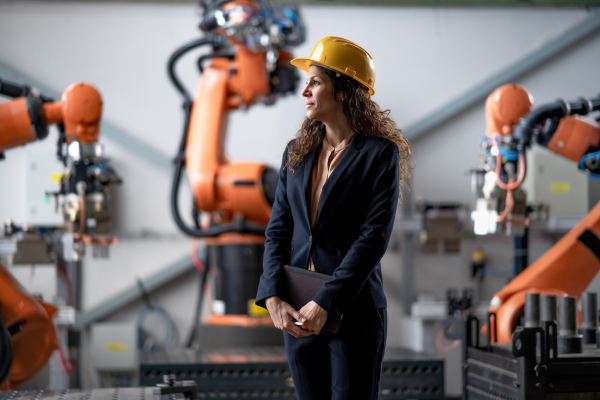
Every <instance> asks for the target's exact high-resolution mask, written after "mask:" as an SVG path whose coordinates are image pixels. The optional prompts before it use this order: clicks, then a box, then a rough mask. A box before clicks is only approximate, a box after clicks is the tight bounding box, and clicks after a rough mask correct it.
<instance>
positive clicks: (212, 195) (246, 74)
mask: <svg viewBox="0 0 600 400" xmlns="http://www.w3.org/2000/svg"><path fill="white" fill-rule="evenodd" d="M287 8H288V9H287V10H286V14H285V15H286V18H287V20H286V23H285V24H283V23H278V24H274V23H273V19H274V18H275V14H276V13H274V12H273V10H272V9H271V8H270V6H269V5H268V4H267V3H266V2H265V1H252V0H236V1H229V2H221V3H220V5H217V6H216V7H215V8H213V9H209V10H206V12H205V17H204V20H203V21H202V23H201V25H200V26H201V28H202V29H203V30H205V31H206V32H207V33H208V35H207V36H206V37H205V38H202V39H200V40H197V41H194V42H192V43H190V44H187V45H185V46H183V47H182V48H181V49H179V50H177V51H176V52H175V53H174V54H173V56H171V59H170V60H169V73H170V77H171V79H172V81H173V83H174V85H175V86H176V87H177V89H178V90H179V91H180V93H181V94H182V95H183V97H184V99H185V103H184V108H185V109H186V112H187V115H186V126H185V132H184V137H183V140H182V143H181V145H180V149H179V156H178V160H177V162H178V167H177V168H176V175H175V179H174V185H173V188H172V197H171V206H172V212H173V216H174V219H175V222H176V223H177V224H178V226H179V227H180V228H181V229H182V230H183V231H184V232H185V233H187V234H189V235H192V236H197V237H216V236H219V235H221V234H223V233H227V232H235V233H251V234H259V235H262V234H263V233H264V228H265V226H266V224H267V223H268V221H269V217H270V214H271V204H272V201H273V199H274V195H275V189H276V185H277V172H276V171H274V170H273V169H272V168H269V167H267V166H266V165H263V164H259V163H248V162H245V163H242V162H240V163H231V162H229V160H228V159H227V158H226V156H225V151H224V143H225V134H226V128H227V116H228V113H229V112H230V111H231V110H235V109H237V108H240V107H246V106H250V105H252V104H255V103H257V102H263V103H266V104H272V103H273V102H274V101H275V99H276V98H277V97H278V96H280V95H283V94H286V93H290V92H293V91H294V90H295V88H296V85H297V81H298V76H297V73H296V71H295V70H294V69H293V68H292V67H291V66H290V65H289V60H290V59H291V54H290V53H289V52H287V51H286V50H284V49H283V46H284V45H297V44H299V43H301V42H302V41H303V40H304V36H303V31H302V29H301V28H299V27H298V26H300V23H299V20H298V19H297V15H296V14H294V12H293V11H292V9H291V8H290V7H289V6H288V7H287ZM292 20H293V21H292ZM283 25H285V26H286V27H287V28H285V29H284V30H281V28H280V26H283ZM274 28H275V29H279V31H275V30H274ZM274 32H278V33H277V34H276V35H274ZM274 37H276V38H277V39H276V40H275V41H273V38H274ZM208 44H210V45H212V46H213V50H214V53H213V54H209V55H207V56H203V57H202V58H201V59H200V62H199V64H200V68H201V70H202V79H201V81H200V84H199V87H198V89H197V92H196V96H195V98H194V100H193V101H192V99H191V97H190V96H189V95H188V94H187V93H186V92H185V90H184V89H183V87H182V86H181V84H180V83H179V81H178V79H177V78H176V76H175V74H174V64H175V62H176V61H177V60H178V59H179V57H181V56H182V55H183V54H184V53H186V52H187V51H189V50H191V49H192V48H195V47H198V46H201V45H208ZM208 59H210V60H211V62H210V65H209V66H208V67H207V68H203V67H202V62H203V61H204V60H208ZM184 164H185V168H186V170H187V174H188V178H189V181H190V184H191V187H192V192H193V195H194V205H195V208H196V209H197V210H202V211H204V212H208V213H211V215H212V220H211V226H210V227H203V228H200V226H199V225H200V224H199V223H197V225H198V226H197V227H196V228H190V227H188V226H186V224H185V223H183V221H182V220H181V217H180V216H179V212H178V209H177V193H178V188H179V181H180V177H181V171H182V169H183V166H184Z"/></svg>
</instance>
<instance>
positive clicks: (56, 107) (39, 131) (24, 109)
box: [0, 80, 102, 153]
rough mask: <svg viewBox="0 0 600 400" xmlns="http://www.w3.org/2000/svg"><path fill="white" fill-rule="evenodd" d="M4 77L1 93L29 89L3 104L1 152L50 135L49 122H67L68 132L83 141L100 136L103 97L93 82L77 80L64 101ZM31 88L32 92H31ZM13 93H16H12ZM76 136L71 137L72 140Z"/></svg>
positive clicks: (0, 138)
mask: <svg viewBox="0 0 600 400" xmlns="http://www.w3.org/2000/svg"><path fill="white" fill-rule="evenodd" d="M19 88H23V87H19V86H17V85H15V84H11V83H9V82H6V81H2V80H0V94H4V95H7V96H11V95H12V94H16V93H22V92H25V93H26V94H25V95H24V96H23V97H19V98H17V99H15V100H12V101H9V102H6V103H2V104H0V153H3V152H4V151H5V150H7V149H11V148H13V147H16V146H21V145H24V144H27V143H30V142H33V141H35V140H41V139H44V138H45V137H46V136H47V135H48V125H51V124H60V123H64V125H65V130H66V132H69V133H70V134H72V135H74V136H75V138H76V139H77V140H78V141H80V142H82V143H93V142H96V141H97V140H98V134H99V125H100V116H101V114H102V98H101V97H100V93H98V91H97V90H96V89H95V88H94V87H93V86H91V85H88V84H85V83H75V84H73V85H71V86H69V87H68V88H67V89H66V90H65V92H64V93H63V96H62V99H61V101H60V102H56V103H53V102H46V101H45V99H44V98H43V97H42V96H40V95H38V94H35V93H33V92H29V91H28V89H22V90H21V91H19V90H17V89H19ZM27 92H28V93H27ZM11 97H13V96H11ZM72 140H73V138H72V137H67V142H68V143H70V142H71V141H72Z"/></svg>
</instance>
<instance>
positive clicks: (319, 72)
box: [302, 65, 344, 123]
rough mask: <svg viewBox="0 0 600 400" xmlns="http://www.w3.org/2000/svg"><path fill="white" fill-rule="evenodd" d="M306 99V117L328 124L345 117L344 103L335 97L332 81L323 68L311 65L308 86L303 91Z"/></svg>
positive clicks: (307, 75) (307, 80)
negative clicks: (342, 116)
mask: <svg viewBox="0 0 600 400" xmlns="http://www.w3.org/2000/svg"><path fill="white" fill-rule="evenodd" d="M302 96H304V97H305V102H304V104H305V107H306V116H307V117H308V118H310V119H316V120H317V121H321V122H323V123H326V122H327V121H328V120H333V119H334V118H338V117H339V115H343V113H344V111H343V108H342V102H341V101H339V100H336V99H335V98H334V97H333V86H332V83H331V80H330V79H329V77H328V76H327V74H325V71H324V70H323V68H321V67H317V66H316V65H311V66H310V68H309V69H308V73H307V74H306V86H305V87H304V90H303V91H302Z"/></svg>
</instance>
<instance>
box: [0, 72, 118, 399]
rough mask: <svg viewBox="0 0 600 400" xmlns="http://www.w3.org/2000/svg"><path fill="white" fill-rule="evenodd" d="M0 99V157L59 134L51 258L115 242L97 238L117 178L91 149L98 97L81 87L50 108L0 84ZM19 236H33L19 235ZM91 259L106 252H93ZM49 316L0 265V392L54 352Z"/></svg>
mask: <svg viewBox="0 0 600 400" xmlns="http://www.w3.org/2000/svg"><path fill="white" fill-rule="evenodd" d="M0 95H3V96H6V97H9V98H13V100H10V101H7V102H4V103H0V158H4V156H5V155H4V152H5V151H6V150H9V149H11V148H14V147H16V146H22V145H25V144H28V143H31V142H34V141H36V140H42V139H44V138H46V137H47V135H48V127H49V126H50V125H52V124H56V125H58V127H59V131H60V134H59V138H58V143H57V148H58V150H57V155H58V158H59V159H60V160H61V161H62V162H63V163H64V165H65V167H66V172H65V173H64V174H63V176H62V178H61V182H60V189H59V191H57V192H56V193H52V194H53V195H55V196H56V200H57V205H58V198H59V197H60V198H61V199H62V200H63V201H62V210H61V211H62V214H63V216H64V225H63V227H62V228H61V236H60V238H59V239H58V240H57V243H54V242H52V243H48V245H49V246H52V247H54V246H55V247H56V248H54V249H53V252H54V253H55V254H57V255H58V254H60V255H58V257H59V258H61V259H62V260H63V261H77V260H78V259H79V258H80V257H81V256H82V255H83V251H84V247H85V244H89V243H93V244H95V245H96V246H98V247H106V245H108V244H111V243H114V242H116V237H107V236H105V235H101V234H105V233H108V229H109V226H108V225H109V217H110V213H109V206H108V186H109V184H111V183H114V182H115V181H119V179H118V177H116V175H115V174H114V171H112V170H111V169H110V167H109V166H108V163H107V161H106V160H105V159H104V158H103V154H102V147H101V146H100V144H99V143H98V137H99V125H100V116H101V113H102V98H101V97H100V93H99V92H98V91H97V90H96V89H95V88H94V87H92V86H90V85H88V84H85V83H75V84H73V85H71V86H69V87H68V88H67V89H66V90H65V92H64V93H63V95H62V99H61V101H58V102H54V101H52V99H50V98H48V97H45V96H43V95H40V94H39V93H37V92H35V91H32V90H31V89H30V88H29V87H28V86H24V85H18V84H14V83H11V82H7V81H5V80H2V79H0ZM25 230H33V231H35V232H33V231H32V232H19V231H25ZM47 230H48V229H47V227H43V228H42V227H40V228H19V227H16V226H15V225H14V224H12V223H7V224H6V226H5V232H4V233H5V235H8V236H13V235H15V234H17V233H29V234H40V232H42V231H44V232H47ZM99 234H100V235H99ZM15 238H16V236H15ZM48 240H50V239H48ZM52 240H54V238H52ZM17 243H18V241H17ZM17 249H18V246H17ZM17 251H18V250H17ZM94 253H95V256H97V255H105V254H102V253H106V252H105V251H104V252H103V251H100V252H98V251H96V249H95V251H94ZM56 311H57V308H56V307H54V306H52V305H49V304H46V303H44V302H43V301H41V300H38V299H36V298H33V297H32V296H31V295H30V294H29V293H27V291H26V290H25V289H24V288H23V287H22V286H21V285H20V284H19V283H18V282H17V281H16V280H15V279H14V278H13V276H12V275H11V274H10V273H9V272H8V271H7V270H6V269H5V268H4V267H3V266H2V265H0V390H1V389H9V388H14V387H17V386H18V385H20V384H21V383H23V382H25V381H27V380H29V379H30V378H32V377H33V376H34V375H35V374H36V373H37V372H38V371H39V370H40V369H41V368H42V367H43V366H44V365H45V364H46V362H47V360H48V359H49V358H50V356H51V355H52V353H53V352H54V350H56V349H57V348H58V347H59V343H58V339H57V335H56V327H55V326H54V324H53V322H52V315H53V314H54V313H55V312H56Z"/></svg>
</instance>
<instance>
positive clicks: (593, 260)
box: [486, 85, 600, 342]
mask: <svg viewBox="0 0 600 400" xmlns="http://www.w3.org/2000/svg"><path fill="white" fill-rule="evenodd" d="M530 107H531V102H530V96H529V94H528V93H527V92H526V91H525V90H524V89H523V88H521V87H519V86H517V85H505V86H502V87H500V88H499V89H497V90H496V91H494V92H493V93H492V94H491V95H490V96H489V97H488V100H487V102H486V122H487V131H486V135H487V136H488V137H494V136H496V135H498V136H502V138H499V137H496V138H495V144H494V145H495V146H496V149H497V150H496V153H497V154H498V155H499V154H502V153H503V152H504V154H505V155H506V157H499V156H492V157H489V158H488V160H491V161H492V162H495V163H496V164H495V165H493V168H492V169H493V170H495V171H496V175H497V177H496V178H497V179H498V180H501V178H500V171H503V170H504V168H505V165H504V164H506V162H507V159H506V158H507V157H509V156H508V154H509V153H511V152H516V153H517V154H518V157H519V158H521V159H522V160H524V151H525V149H526V148H528V147H530V146H531V145H532V144H533V143H534V142H536V143H538V144H540V145H542V146H545V147H547V148H548V149H550V150H552V151H553V152H555V153H557V154H559V155H561V156H563V157H566V158H568V159H570V160H572V161H575V162H577V163H578V164H579V167H580V169H582V170H584V171H585V172H586V173H588V174H589V175H591V176H593V177H596V178H598V177H600V171H599V169H598V164H599V163H598V160H599V159H600V153H599V152H598V151H599V150H600V125H599V124H598V123H597V122H596V121H594V120H591V119H588V118H585V117H581V116H580V115H587V114H589V113H591V112H592V111H595V110H598V109H600V97H597V98H594V99H585V98H581V99H578V100H576V101H571V102H565V101H562V100H560V101H557V102H555V103H551V104H548V105H544V106H541V107H538V108H536V109H535V110H533V111H531V112H529V111H530ZM577 114H578V115H577ZM517 122H518V124H517ZM500 146H504V149H500ZM519 168H520V169H521V171H519V175H523V176H524V175H525V171H524V169H525V168H526V166H525V163H524V162H522V163H520V164H519ZM504 183H505V184H506V182H504ZM517 183H519V184H520V182H517ZM517 187H518V185H515V186H514V187H512V188H509V189H508V190H514V189H516V188H517ZM599 238H600V204H598V205H596V206H595V207H594V209H593V210H592V211H591V212H590V213H589V214H588V215H587V216H586V217H585V218H584V219H583V220H582V221H581V222H580V223H579V225H577V226H576V227H575V228H574V229H573V230H571V231H570V232H569V233H568V234H567V235H565V236H564V237H563V238H562V239H561V240H560V241H559V242H558V243H557V244H556V245H555V246H553V247H552V248H551V249H550V250H549V251H548V252H546V253H545V254H544V255H543V256H542V257H540V258H539V259H538V260H537V261H536V262H534V263H533V264H532V265H531V266H529V267H527V268H526V269H525V270H524V271H523V272H521V273H520V274H519V275H518V276H517V277H516V278H515V279H513V280H512V281H511V282H510V283H509V284H508V285H506V286H505V287H504V288H503V289H502V290H500V291H499V292H498V293H496V295H495V296H494V298H493V299H492V302H491V311H494V312H496V313H497V329H498V341H500V342H510V341H511V336H512V332H513V331H514V329H515V327H516V325H517V321H518V318H519V316H520V315H521V314H522V312H523V307H524V304H525V293H526V292H537V293H541V294H555V295H559V296H562V295H569V296H580V294H581V292H583V291H584V290H585V289H586V288H587V286H588V285H589V284H590V282H591V281H592V279H593V278H594V277H595V276H596V274H597V273H598V271H600V239H599Z"/></svg>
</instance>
